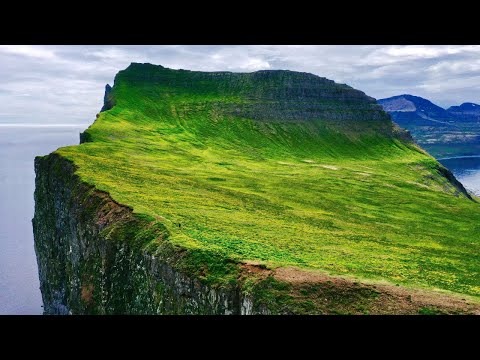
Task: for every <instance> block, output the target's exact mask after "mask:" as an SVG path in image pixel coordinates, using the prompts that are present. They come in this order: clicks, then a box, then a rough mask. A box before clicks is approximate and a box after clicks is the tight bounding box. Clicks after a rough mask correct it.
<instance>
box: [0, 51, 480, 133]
mask: <svg viewBox="0 0 480 360" xmlns="http://www.w3.org/2000/svg"><path fill="white" fill-rule="evenodd" d="M131 62H150V63H153V64H160V65H163V66H166V67H170V68H174V69H190V70H202V71H222V70H223V71H240V72H249V71H256V70H261V69H289V70H297V71H305V72H310V73H314V74H317V75H320V76H324V77H327V78H329V79H332V80H335V81H337V82H340V83H346V84H349V85H351V86H353V87H355V88H358V89H360V90H362V91H364V92H365V93H366V94H368V95H370V96H373V97H375V98H383V97H389V96H393V95H399V94H404V93H409V94H413V95H418V96H422V97H425V98H428V99H430V100H432V101H433V102H435V103H437V104H438V105H440V106H443V107H448V106H451V105H459V104H460V103H463V102H476V103H479V102H480V46H423V45H422V46H419V45H415V46H358V45H351V46H303V45H302V46H300V45H298V46H297V45H289V46H273V45H265V46H263V45H258V46H250V45H248V46H245V45H241V46H240V45H239V46H199V45H196V46H193V45H192V46H183V45H175V46H172V45H168V46H74V45H72V46H29V45H17V46H12V45H3V46H0V105H1V108H0V123H46V124H49V123H90V122H92V121H93V119H95V114H96V113H97V112H98V111H99V109H100V108H101V106H102V99H103V91H104V86H105V84H106V83H110V84H112V83H113V78H114V76H115V74H116V73H117V72H118V71H119V70H122V69H124V68H126V67H127V66H128V65H129V64H130V63H131Z"/></svg>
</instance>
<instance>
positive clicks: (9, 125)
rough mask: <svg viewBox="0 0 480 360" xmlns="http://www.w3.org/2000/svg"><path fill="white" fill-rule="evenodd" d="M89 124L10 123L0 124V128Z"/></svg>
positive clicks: (86, 125) (81, 125)
mask: <svg viewBox="0 0 480 360" xmlns="http://www.w3.org/2000/svg"><path fill="white" fill-rule="evenodd" d="M88 126H89V124H26V123H23V124H12V123H10V124H9V123H4V124H2V123H0V127H10V128H12V127H23V128H36V127H88Z"/></svg>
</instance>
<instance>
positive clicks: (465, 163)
mask: <svg viewBox="0 0 480 360" xmlns="http://www.w3.org/2000/svg"><path fill="white" fill-rule="evenodd" d="M85 128H86V125H79V126H49V127H46V126H45V127H32V126H15V127H13V126H6V125H5V124H0V314H41V313H42V312H43V310H42V298H41V295H40V290H39V281H38V273H37V261H36V258H35V251H34V248H33V232H32V223H31V220H32V217H33V209H34V203H33V191H34V188H35V174H34V170H33V159H34V157H35V156H36V155H45V154H48V153H50V152H51V151H53V150H55V149H57V148H58V147H60V146H66V145H74V144H78V140H79V133H80V132H81V131H82V130H83V129H85ZM441 162H442V163H443V164H444V165H445V166H446V167H447V168H449V169H450V170H451V171H453V173H454V174H455V176H456V177H457V179H458V180H459V181H461V182H462V183H463V184H464V185H465V187H467V188H468V189H470V190H471V191H473V192H475V193H476V194H478V195H480V156H479V157H469V158H456V159H445V160H441Z"/></svg>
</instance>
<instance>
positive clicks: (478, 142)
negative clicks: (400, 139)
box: [378, 94, 480, 158]
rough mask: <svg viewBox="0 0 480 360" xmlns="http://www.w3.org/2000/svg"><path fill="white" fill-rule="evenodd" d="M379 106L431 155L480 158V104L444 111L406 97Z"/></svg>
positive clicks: (395, 97) (450, 108) (468, 104)
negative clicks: (475, 156) (474, 156)
mask: <svg viewBox="0 0 480 360" xmlns="http://www.w3.org/2000/svg"><path fill="white" fill-rule="evenodd" d="M378 103H379V104H380V105H382V107H383V109H384V110H385V111H387V112H388V113H389V114H390V115H391V116H392V118H393V120H394V121H395V122H396V123H397V124H398V125H400V126H401V127H403V128H405V129H407V130H409V131H410V132H411V134H412V136H413V137H414V139H415V140H416V141H417V143H419V144H420V145H421V146H422V147H423V148H424V149H426V150H427V151H428V152H429V153H430V154H432V155H433V156H435V157H437V158H442V157H449V156H468V155H480V105H478V104H474V103H463V104H462V105H460V106H451V107H449V108H448V109H444V108H442V107H440V106H438V105H435V104H434V103H432V102H431V101H429V100H427V99H424V98H421V97H419V96H413V95H408V94H405V95H398V96H393V97H390V98H386V99H380V100H378Z"/></svg>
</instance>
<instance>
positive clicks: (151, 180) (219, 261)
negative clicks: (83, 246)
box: [57, 65, 480, 306]
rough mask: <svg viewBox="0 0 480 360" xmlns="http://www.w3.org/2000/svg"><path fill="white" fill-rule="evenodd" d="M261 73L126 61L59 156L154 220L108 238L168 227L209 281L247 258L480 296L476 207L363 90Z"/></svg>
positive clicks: (143, 240) (146, 234)
mask: <svg viewBox="0 0 480 360" xmlns="http://www.w3.org/2000/svg"><path fill="white" fill-rule="evenodd" d="M260 75H261V76H260ZM260 75H255V76H257V77H258V76H260V77H261V78H260V79H256V78H255V76H254V75H249V74H239V75H232V74H228V73H227V74H217V75H205V74H203V73H196V72H188V71H173V70H169V69H163V68H160V67H155V66H151V65H132V66H131V67H129V68H128V69H127V70H124V71H123V72H120V73H119V75H117V78H116V81H115V86H114V88H113V91H112V93H111V96H112V97H113V98H114V100H115V104H116V105H115V106H114V107H113V108H112V109H111V110H109V111H107V112H103V113H101V114H100V116H99V117H98V119H97V120H96V121H95V123H94V124H93V125H92V126H91V127H90V128H89V129H88V132H87V133H88V136H87V135H85V136H84V138H85V139H88V142H86V143H83V144H82V145H80V146H71V147H65V148H61V149H59V150H58V151H57V152H58V153H59V154H61V155H63V156H64V157H66V158H68V159H71V160H72V161H73V162H74V163H75V164H76V165H77V166H78V171H77V174H78V175H79V176H80V177H81V178H82V179H83V180H84V181H86V182H88V183H90V184H93V185H95V187H96V188H98V189H99V190H103V191H107V192H109V193H110V194H111V196H112V197H113V199H115V200H116V201H118V202H120V203H122V204H126V205H128V206H131V207H132V208H133V209H134V212H135V213H136V214H138V215H139V216H140V214H143V215H142V216H148V219H150V220H154V221H156V222H158V224H161V226H162V227H163V228H161V229H160V228H155V231H152V230H139V229H138V228H133V230H132V229H131V230H132V231H130V230H128V229H119V231H124V232H125V233H124V235H125V236H123V238H125V240H127V238H128V239H130V240H129V241H131V240H132V239H133V240H134V241H135V239H137V240H138V241H139V242H138V243H139V244H144V245H145V244H149V245H148V246H149V249H152V247H153V248H155V246H157V245H156V244H157V242H155V241H154V240H155V239H156V237H158V233H162V234H167V233H168V234H169V235H168V242H169V243H171V244H173V245H175V246H179V247H181V248H185V249H187V250H188V253H189V254H190V255H189V257H188V261H184V263H183V265H182V266H183V267H185V269H188V270H190V271H194V272H195V273H196V274H198V275H199V276H200V277H202V276H204V277H205V279H207V280H209V281H212V282H230V281H233V280H232V279H234V278H235V276H236V275H237V273H236V270H235V269H233V267H232V268H230V265H229V264H232V263H231V261H243V260H252V261H257V262H263V263H265V264H267V265H268V266H269V267H277V266H298V267H303V268H309V269H318V270H322V271H327V272H329V273H332V274H347V275H354V276H357V277H360V278H371V279H382V280H388V281H390V282H393V283H398V284H405V285H410V286H421V287H435V288H441V289H445V290H451V291H455V292H460V293H465V294H470V295H473V296H479V295H480V276H479V264H480V262H479V260H480V259H479V254H480V251H479V250H480V242H479V240H478V233H479V230H480V225H478V224H480V208H479V204H478V203H476V202H474V201H471V200H469V199H467V198H466V197H465V196H464V195H463V194H461V193H459V191H458V190H457V189H456V188H455V187H454V186H453V185H452V184H451V183H450V182H449V181H448V180H446V178H445V177H444V176H443V175H442V173H441V172H439V171H438V163H437V162H436V161H435V160H434V159H433V158H431V157H430V156H428V155H426V154H425V153H424V152H423V151H422V150H421V149H419V148H417V147H416V146H415V145H413V144H412V143H411V142H408V141H406V140H402V137H401V136H400V135H397V133H396V131H395V130H394V129H393V126H392V123H391V121H390V120H389V118H388V117H387V116H386V115H385V113H383V112H382V111H380V110H378V107H377V106H376V105H375V104H374V101H373V100H372V101H370V100H368V99H367V98H366V97H365V96H364V95H363V94H361V93H359V92H355V91H354V90H352V89H351V88H349V87H348V86H346V85H335V84H333V83H331V82H328V81H326V80H318V79H319V78H316V77H314V76H313V75H308V74H298V73H292V72H285V73H275V74H273V75H271V76H267V75H265V76H266V77H265V76H264V75H262V74H260ZM264 77H265V78H264ZM298 89H300V90H298ZM302 89H307V90H302ZM308 89H313V90H308ZM308 91H311V92H312V94H313V95H315V94H316V93H318V94H317V95H315V96H316V97H315V96H313V95H312V96H310V95H308V94H309V93H308ZM302 94H303V95H302ZM305 94H306V95H305ZM322 94H323V95H322ZM325 94H327V95H325ZM338 94H343V95H345V96H343V95H342V96H339V95H338ZM302 96H303V97H302ZM322 96H323V97H322ZM335 96H337V97H335ZM324 97H330V98H329V99H328V101H327V100H325V98H324ZM342 99H343V100H342ZM290 108H294V109H295V111H294V112H290V113H289V112H288V110H289V109H290ZM324 108H328V109H329V110H328V117H326V118H315V116H316V115H315V114H323V113H322V111H323V110H322V109H324ZM252 109H253V110H252ZM252 114H253V115H252ZM279 114H280V115H279ZM282 114H283V115H282ZM285 114H286V115H285ZM298 114H301V115H298ZM249 116H250V118H249ZM276 116H280V117H285V118H280V119H278V120H275V119H276ZM296 116H297V117H298V116H305V117H306V118H308V121H307V120H305V121H301V120H298V119H297V120H296V119H295V117H296ZM319 116H320V115H319ZM252 117H257V118H255V119H253V118H252ZM454 194H456V195H454ZM232 266H233V265H232ZM306 306H308V304H307V305H306Z"/></svg>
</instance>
